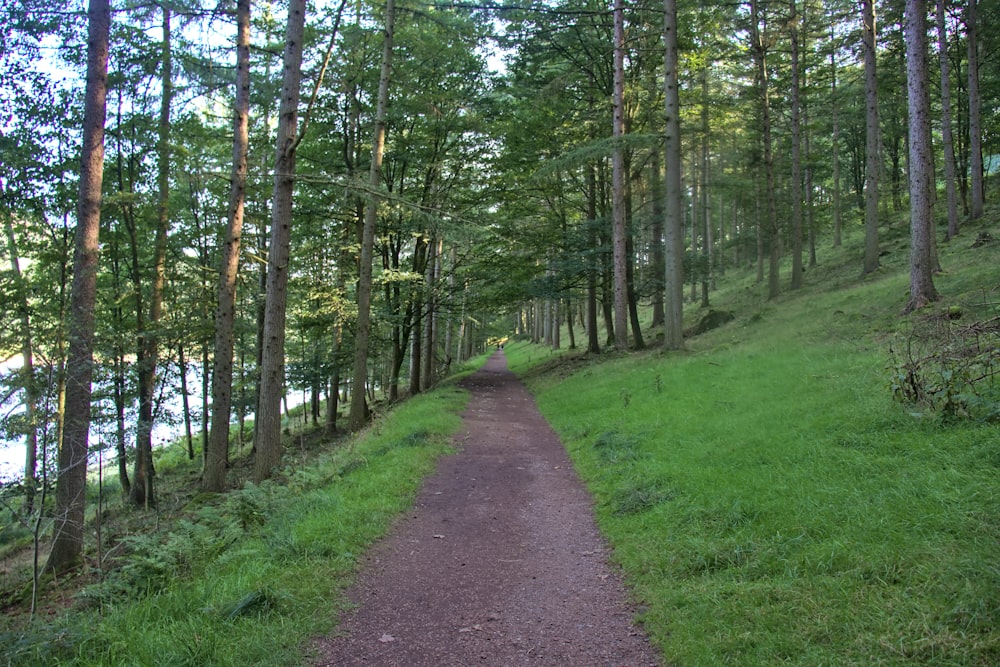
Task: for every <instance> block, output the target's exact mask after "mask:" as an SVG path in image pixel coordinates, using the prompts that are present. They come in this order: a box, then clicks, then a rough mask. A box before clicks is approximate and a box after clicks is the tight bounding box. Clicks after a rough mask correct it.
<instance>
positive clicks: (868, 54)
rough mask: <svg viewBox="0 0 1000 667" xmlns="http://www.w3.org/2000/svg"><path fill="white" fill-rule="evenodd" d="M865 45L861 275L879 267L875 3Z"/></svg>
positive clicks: (865, 23)
mask: <svg viewBox="0 0 1000 667" xmlns="http://www.w3.org/2000/svg"><path fill="white" fill-rule="evenodd" d="M861 6H862V17H861V20H862V42H863V44H864V60H865V258H864V268H863V270H862V272H863V273H864V274H865V275H867V274H869V273H871V272H873V271H875V270H876V269H878V267H879V260H878V255H879V250H878V180H879V179H878V177H879V169H880V160H879V141H880V138H879V125H878V79H877V77H876V70H875V62H876V59H875V35H876V29H875V0H862V2H861Z"/></svg>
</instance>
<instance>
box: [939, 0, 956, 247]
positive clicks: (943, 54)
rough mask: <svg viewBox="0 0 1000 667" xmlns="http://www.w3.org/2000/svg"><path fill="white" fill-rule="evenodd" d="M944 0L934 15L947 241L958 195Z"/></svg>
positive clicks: (953, 227) (951, 235) (953, 231)
mask: <svg viewBox="0 0 1000 667" xmlns="http://www.w3.org/2000/svg"><path fill="white" fill-rule="evenodd" d="M945 1H946V0H937V2H936V3H935V5H936V7H935V13H936V18H937V31H938V63H939V64H940V66H941V150H942V152H943V153H944V184H945V197H946V200H947V202H946V203H947V207H948V239H949V240H951V239H953V238H955V237H956V236H958V228H959V222H958V194H957V192H956V190H955V178H956V177H955V140H954V137H953V136H952V132H951V73H950V64H949V62H948V24H947V22H946V21H945V16H944V6H945Z"/></svg>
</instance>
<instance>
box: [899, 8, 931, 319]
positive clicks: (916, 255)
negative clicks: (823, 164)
mask: <svg viewBox="0 0 1000 667" xmlns="http://www.w3.org/2000/svg"><path fill="white" fill-rule="evenodd" d="M905 33H906V93H907V95H906V97H907V102H908V109H909V130H910V133H909V136H910V142H909V144H910V169H909V176H910V300H909V301H908V302H907V304H906V309H905V310H906V312H912V311H914V310H917V309H919V308H923V307H924V306H925V305H927V304H928V303H930V302H932V301H936V300H937V298H938V294H937V291H936V290H935V288H934V256H933V254H932V253H933V244H934V148H933V145H932V144H931V102H930V92H929V90H928V89H929V83H928V80H929V78H930V77H929V76H928V72H927V2H926V0H906V11H905Z"/></svg>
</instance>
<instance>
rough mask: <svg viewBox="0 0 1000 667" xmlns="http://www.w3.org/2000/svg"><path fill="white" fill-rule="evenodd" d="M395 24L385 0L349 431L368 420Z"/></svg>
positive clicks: (389, 3) (390, 5)
mask: <svg viewBox="0 0 1000 667" xmlns="http://www.w3.org/2000/svg"><path fill="white" fill-rule="evenodd" d="M395 27H396V2H395V0H386V3H385V26H384V34H383V41H382V67H381V70H380V73H379V81H378V98H377V101H376V106H375V131H374V133H373V134H374V136H373V138H372V161H371V169H370V171H369V175H368V179H369V186H370V188H371V192H370V193H369V196H370V199H369V200H368V203H367V205H366V206H365V219H364V225H363V228H362V232H361V260H360V261H361V264H360V274H359V277H358V323H357V335H356V336H355V343H354V345H355V349H354V369H353V379H352V386H351V412H350V415H349V417H348V420H349V422H350V427H351V430H352V431H357V430H359V429H360V428H361V427H362V426H364V425H365V423H367V421H368V404H367V402H366V399H365V391H366V387H367V384H368V337H369V335H370V333H371V298H372V257H373V254H374V246H375V225H376V223H377V222H378V202H379V197H378V196H377V193H378V189H379V187H380V186H381V183H382V159H383V156H384V153H385V126H386V115H387V113H388V108H389V83H390V80H391V77H392V49H393V37H394V34H395Z"/></svg>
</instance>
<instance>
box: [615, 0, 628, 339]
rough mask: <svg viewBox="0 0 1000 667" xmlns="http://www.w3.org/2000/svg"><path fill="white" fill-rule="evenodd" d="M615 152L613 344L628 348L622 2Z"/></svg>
mask: <svg viewBox="0 0 1000 667" xmlns="http://www.w3.org/2000/svg"><path fill="white" fill-rule="evenodd" d="M612 129H613V132H612V135H613V137H614V154H613V156H612V163H611V172H612V175H611V181H612V183H611V189H612V204H611V217H612V223H611V225H612V228H611V238H612V248H613V251H614V295H615V296H614V298H615V300H614V310H615V347H616V348H618V350H619V351H624V350H627V349H628V270H627V264H628V250H627V248H626V237H627V235H628V229H627V227H626V220H625V146H624V140H625V3H624V0H615V6H614V118H613V128H612Z"/></svg>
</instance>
